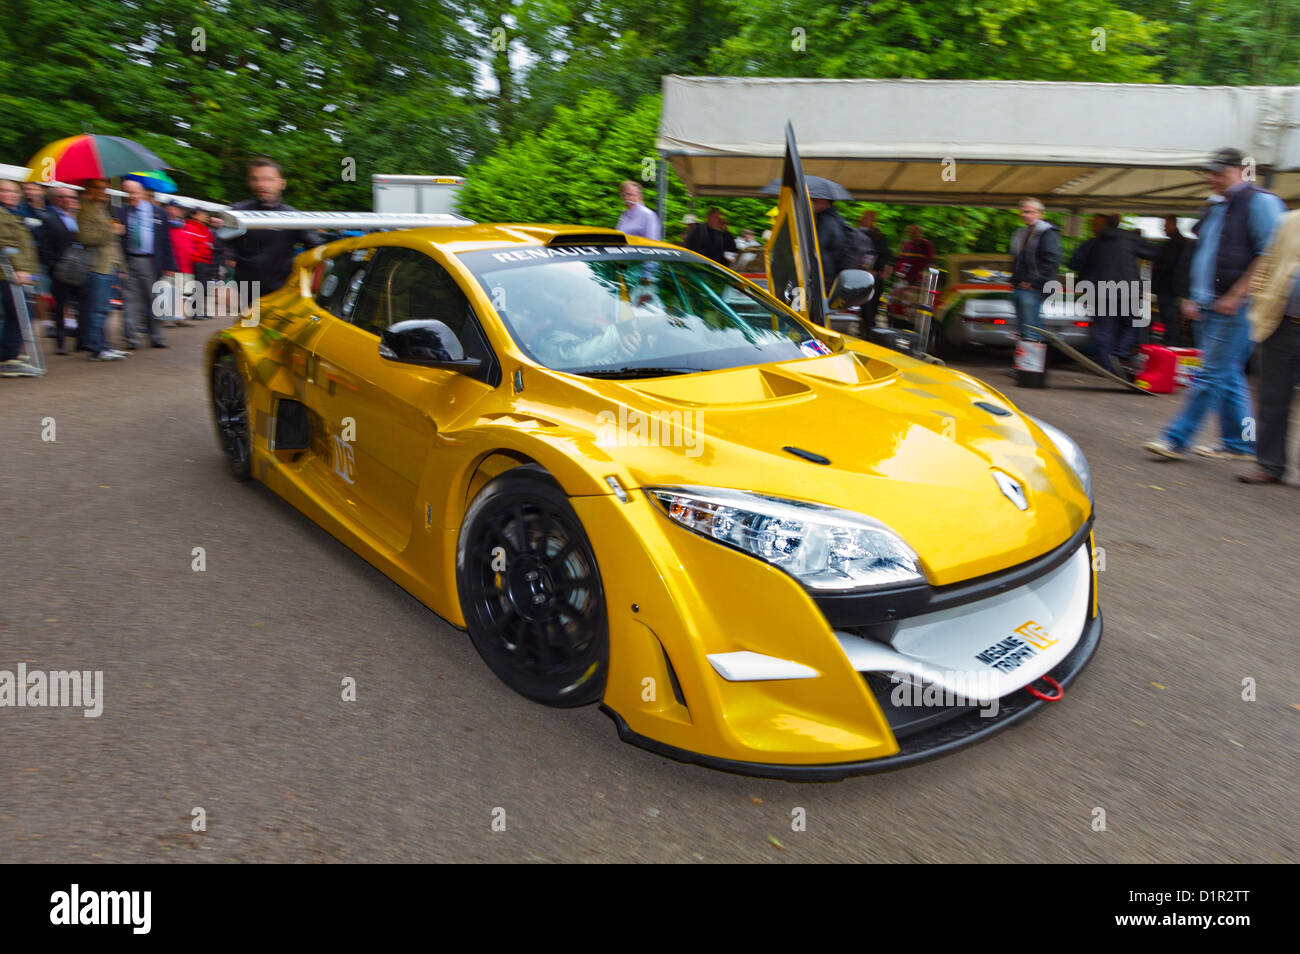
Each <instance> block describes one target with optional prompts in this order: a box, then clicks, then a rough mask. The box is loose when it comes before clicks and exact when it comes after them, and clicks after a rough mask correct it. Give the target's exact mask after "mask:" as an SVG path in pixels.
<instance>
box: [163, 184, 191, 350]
mask: <svg viewBox="0 0 1300 954" xmlns="http://www.w3.org/2000/svg"><path fill="white" fill-rule="evenodd" d="M167 216H168V219H169V224H170V225H171V240H172V256H173V257H174V258H175V260H176V275H175V277H174V282H175V284H174V285H173V286H172V296H171V297H172V300H171V305H172V322H171V326H172V327H173V328H179V327H181V326H182V325H183V324H184V323H185V290H186V286H188V285H189V283H190V282H191V281H193V279H194V261H193V252H192V250H191V238H190V233H189V232H188V231H186V228H185V209H184V208H183V207H181V206H179V205H176V204H175V203H172V204H171V205H169V206H167Z"/></svg>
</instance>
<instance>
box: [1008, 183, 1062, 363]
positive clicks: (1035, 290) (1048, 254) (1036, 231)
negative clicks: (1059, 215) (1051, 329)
mask: <svg viewBox="0 0 1300 954" xmlns="http://www.w3.org/2000/svg"><path fill="white" fill-rule="evenodd" d="M1020 221H1021V222H1023V223H1024V227H1023V228H1019V229H1016V231H1015V232H1014V233H1013V234H1012V236H1011V249H1010V250H1011V260H1012V266H1011V288H1012V292H1011V298H1012V301H1014V303H1015V306H1016V333H1017V334H1018V335H1019V336H1020V337H1021V339H1022V340H1024V341H1041V340H1042V336H1041V335H1039V334H1038V333H1037V329H1039V328H1042V327H1043V316H1042V312H1043V286H1044V285H1046V284H1047V283H1048V282H1050V281H1053V280H1054V279H1055V278H1056V273H1057V270H1058V269H1059V268H1060V267H1061V236H1060V233H1059V232H1058V231H1057V229H1056V226H1055V225H1053V224H1052V223H1051V222H1048V221H1047V220H1046V219H1044V218H1043V203H1042V202H1040V201H1038V200H1037V199H1021V200H1020Z"/></svg>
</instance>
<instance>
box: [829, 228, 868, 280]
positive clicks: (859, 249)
mask: <svg viewBox="0 0 1300 954" xmlns="http://www.w3.org/2000/svg"><path fill="white" fill-rule="evenodd" d="M836 258H837V259H838V261H836V263H835V270H836V272H837V273H838V272H842V271H844V269H846V268H866V269H870V268H874V267H875V264H876V262H875V259H876V246H875V243H873V242H872V241H871V236H869V235H867V233H866V232H865V231H863V230H862V229H855V228H849V227H848V226H847V225H846V226H845V229H844V241H843V242H841V243H840V248H839V255H837V256H836Z"/></svg>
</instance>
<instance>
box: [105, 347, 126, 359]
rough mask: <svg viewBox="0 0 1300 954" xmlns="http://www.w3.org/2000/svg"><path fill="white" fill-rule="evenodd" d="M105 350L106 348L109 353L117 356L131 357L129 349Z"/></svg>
mask: <svg viewBox="0 0 1300 954" xmlns="http://www.w3.org/2000/svg"><path fill="white" fill-rule="evenodd" d="M105 350H107V351H108V352H109V353H110V354H113V355H116V356H117V357H119V358H129V357H131V352H129V351H118V350H117V349H116V348H107V349H105Z"/></svg>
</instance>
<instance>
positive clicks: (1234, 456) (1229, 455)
mask: <svg viewBox="0 0 1300 954" xmlns="http://www.w3.org/2000/svg"><path fill="white" fill-rule="evenodd" d="M1194 453H1196V454H1198V455H1199V456H1201V457H1213V458H1214V459H1215V460H1254V459H1255V455H1254V454H1249V453H1246V452H1245V451H1235V450H1232V449H1230V448H1227V447H1224V446H1223V445H1222V444H1215V445H1210V444H1198V445H1197V446H1196V449H1195V451H1194Z"/></svg>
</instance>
